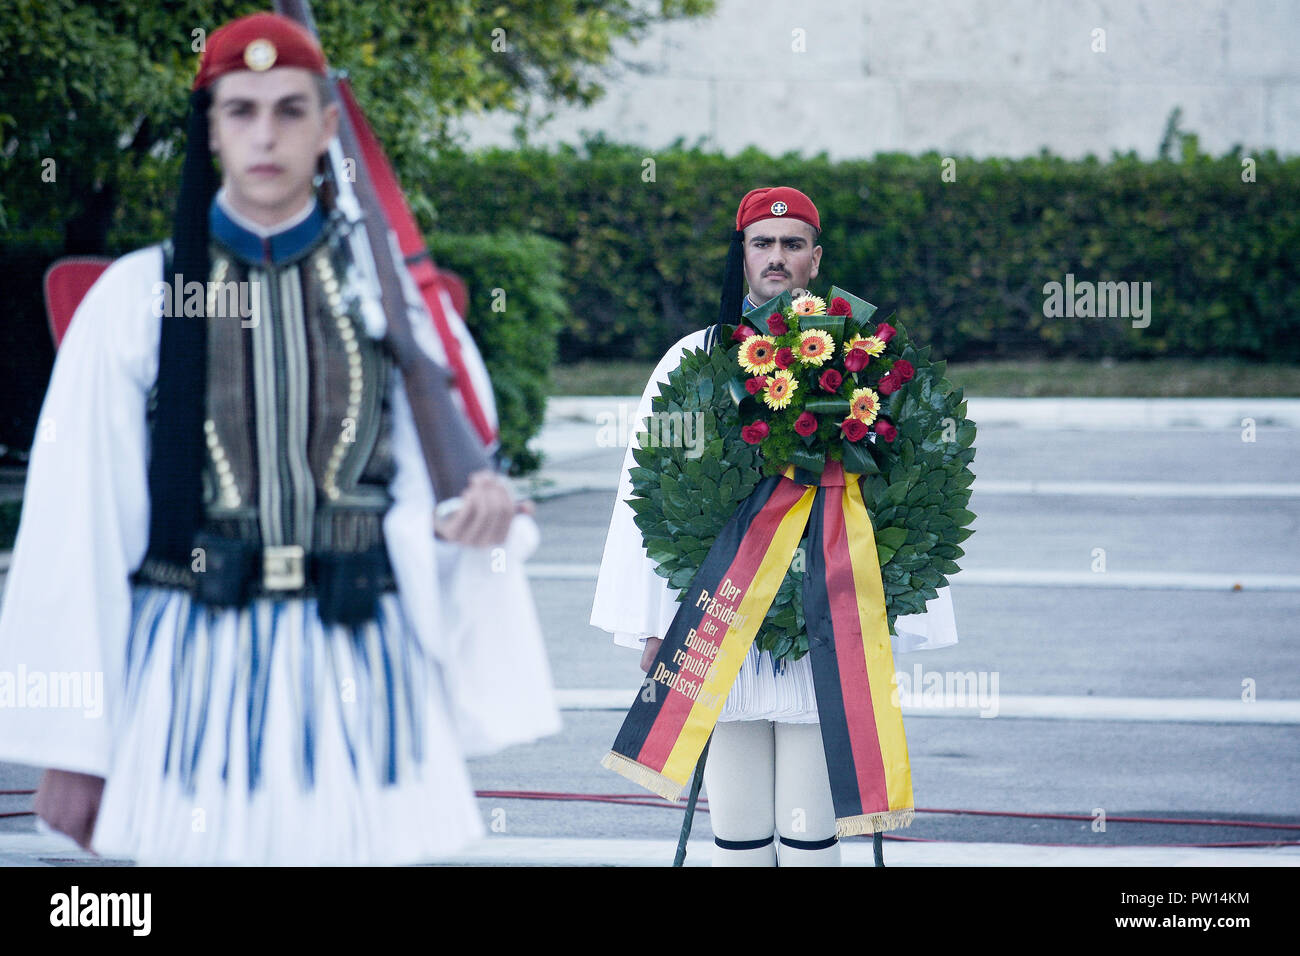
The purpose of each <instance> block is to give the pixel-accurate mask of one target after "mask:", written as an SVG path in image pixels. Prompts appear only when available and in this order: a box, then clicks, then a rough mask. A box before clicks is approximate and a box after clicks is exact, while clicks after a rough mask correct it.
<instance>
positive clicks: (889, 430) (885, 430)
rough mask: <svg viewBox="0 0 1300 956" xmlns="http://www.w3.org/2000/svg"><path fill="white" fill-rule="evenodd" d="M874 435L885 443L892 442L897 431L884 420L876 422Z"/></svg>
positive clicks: (896, 435)
mask: <svg viewBox="0 0 1300 956" xmlns="http://www.w3.org/2000/svg"><path fill="white" fill-rule="evenodd" d="M876 434H878V435H879V436H880V437H881V438H883V439H884V440H885V441H893V440H894V439H895V438H897V437H898V429H897V428H895V427H894V426H893V425H891V424H890V423H889V422H888V421H887V420H886V419H883V418H880V419H877V420H876Z"/></svg>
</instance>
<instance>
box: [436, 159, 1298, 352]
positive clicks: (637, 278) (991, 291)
mask: <svg viewBox="0 0 1300 956" xmlns="http://www.w3.org/2000/svg"><path fill="white" fill-rule="evenodd" d="M648 159H653V160H654V169H653V173H654V181H652V182H647V181H646V171H647V164H646V160H648ZM1254 159H1255V161H1256V163H1257V169H1256V176H1257V180H1258V181H1256V182H1253V183H1245V182H1243V181H1242V165H1241V158H1240V157H1239V156H1236V155H1229V156H1225V157H1221V158H1211V157H1209V156H1205V155H1201V154H1197V153H1196V152H1195V151H1194V150H1193V151H1191V152H1190V154H1189V155H1186V156H1185V157H1184V158H1183V160H1182V161H1179V162H1175V161H1170V160H1160V161H1144V160H1140V159H1138V158H1136V157H1134V156H1131V155H1130V156H1120V157H1115V158H1113V159H1112V160H1110V161H1108V162H1101V161H1098V160H1096V159H1093V158H1089V159H1086V160H1082V161H1067V160H1064V159H1059V158H1054V157H1050V156H1047V155H1044V156H1041V157H1036V158H1029V159H1019V160H1004V159H989V160H975V159H963V158H957V160H956V167H955V171H956V177H957V178H956V181H955V182H945V181H944V180H943V178H942V177H941V172H942V168H943V167H942V164H943V157H942V156H940V155H939V154H937V153H929V154H926V155H922V156H905V155H882V156H879V157H877V158H876V159H873V160H852V161H843V162H831V161H829V160H828V159H827V158H825V157H824V156H823V157H818V158H812V159H804V158H800V157H798V156H794V155H788V156H782V157H771V156H767V155H764V154H762V153H760V152H758V151H756V150H750V151H747V152H744V153H741V154H740V155H738V156H735V157H724V156H721V155H719V154H716V153H709V152H704V151H701V150H698V149H684V148H680V147H678V148H673V149H668V150H661V151H645V150H641V149H637V148H633V147H626V146H615V145H610V144H607V143H603V142H599V141H598V142H595V143H590V144H588V145H587V147H586V148H585V149H584V150H575V149H572V148H562V149H559V150H556V151H544V150H535V149H534V150H522V151H519V150H510V151H505V150H502V151H489V152H483V153H478V154H464V155H445V154H444V155H442V156H440V157H437V158H430V159H429V160H428V161H427V162H428V170H427V173H426V174H425V175H422V176H421V177H420V179H421V180H422V181H424V182H429V183H436V184H437V189H436V190H429V191H428V193H427V196H426V198H428V199H430V200H431V201H432V204H433V206H434V207H435V212H434V214H433V215H431V216H430V221H429V222H428V223H426V224H427V225H435V226H436V227H437V228H439V229H446V230H449V231H452V232H466V231H472V230H475V229H481V228H483V226H484V225H487V224H491V225H492V227H493V228H499V227H503V226H510V227H515V228H518V229H523V230H528V231H532V232H538V233H541V234H544V235H547V236H550V237H552V238H554V239H556V240H558V241H559V242H561V243H562V244H563V245H564V247H565V254H564V256H563V258H562V260H561V261H559V262H557V263H556V266H557V267H558V268H560V269H562V270H563V273H564V276H565V288H564V292H565V295H566V297H567V299H568V302H569V306H568V309H567V313H568V319H567V321H566V324H565V328H564V331H563V335H562V338H561V355H562V360H563V361H567V360H573V359H578V358H582V357H588V356H609V357H614V356H618V357H627V358H642V359H648V358H657V357H658V356H659V355H660V354H661V352H662V350H663V349H664V347H665V346H667V345H668V344H670V343H671V342H672V341H673V340H674V339H675V338H677V337H678V336H680V335H682V334H684V333H685V332H687V331H690V330H693V329H697V328H700V327H702V326H703V325H705V324H706V323H709V322H711V321H713V319H714V317H715V315H716V310H717V301H718V292H719V285H720V282H721V278H722V271H723V260H724V255H725V252H726V248H727V240H728V237H729V235H730V230H731V228H732V222H733V221H734V220H733V217H734V214H735V207H736V204H737V202H738V201H739V199H740V197H741V196H742V195H743V194H744V193H745V192H746V191H747V190H748V189H750V188H752V187H754V186H758V185H775V184H778V183H787V184H790V185H794V186H797V187H798V188H800V189H802V190H804V191H805V192H807V193H809V194H810V195H811V196H812V198H813V200H814V202H816V203H817V205H818V207H819V210H820V212H821V217H822V224H823V233H822V245H823V247H824V248H825V256H824V259H823V272H822V280H824V281H825V282H826V283H830V282H834V283H836V284H838V285H841V286H844V287H845V288H849V289H854V290H856V291H858V292H859V293H860V294H861V295H863V296H865V297H866V298H868V299H870V300H871V301H872V302H875V303H876V304H877V305H881V306H882V307H895V306H896V307H897V310H898V312H897V314H898V317H899V318H900V319H901V320H902V321H903V322H904V323H905V324H906V326H907V327H908V328H909V329H910V330H912V332H913V333H914V334H915V335H916V336H917V338H918V339H919V340H923V341H926V342H929V343H932V344H933V345H934V347H935V350H936V352H937V353H938V354H942V355H944V356H946V357H949V358H954V359H970V358H980V357H1017V356H1025V355H1040V356H1047V357H1054V356H1088V357H1099V356H1106V355H1108V356H1113V357H1117V358H1131V357H1143V356H1197V355H1239V356H1243V357H1248V358H1253V359H1261V358H1268V359H1272V360H1275V361H1292V362H1294V361H1297V360H1300V256H1296V255H1295V250H1296V249H1297V248H1300V204H1298V203H1297V202H1296V201H1295V197H1296V196H1297V194H1300V159H1296V158H1291V159H1280V158H1278V157H1277V156H1276V155H1273V154H1271V153H1267V154H1260V155H1258V156H1256V157H1254ZM1066 273H1073V274H1074V275H1075V278H1076V280H1089V281H1093V282H1104V281H1125V282H1150V283H1151V293H1152V295H1151V297H1152V307H1151V321H1150V325H1149V327H1147V328H1145V329H1135V328H1133V327H1132V324H1131V322H1130V321H1129V320H1127V319H1119V318H1110V319H1097V318H1093V319H1067V318H1046V317H1044V315H1043V304H1044V298H1045V297H1044V294H1043V287H1044V285H1045V284H1046V283H1048V282H1051V281H1057V282H1063V281H1064V279H1065V275H1066ZM887 312H888V308H886V309H885V313H882V314H887Z"/></svg>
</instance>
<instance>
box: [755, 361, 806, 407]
mask: <svg viewBox="0 0 1300 956" xmlns="http://www.w3.org/2000/svg"><path fill="white" fill-rule="evenodd" d="M798 387H799V383H798V382H796V381H795V380H794V373H793V372H791V371H789V370H788V369H784V368H783V369H781V371H779V372H777V373H776V374H775V375H773V376H772V377H771V378H769V379H768V380H767V388H766V389H764V390H763V401H765V402H767V405H768V407H769V408H785V407H786V406H787V405H789V404H790V396H791V395H793V394H794V390H795V389H796V388H798Z"/></svg>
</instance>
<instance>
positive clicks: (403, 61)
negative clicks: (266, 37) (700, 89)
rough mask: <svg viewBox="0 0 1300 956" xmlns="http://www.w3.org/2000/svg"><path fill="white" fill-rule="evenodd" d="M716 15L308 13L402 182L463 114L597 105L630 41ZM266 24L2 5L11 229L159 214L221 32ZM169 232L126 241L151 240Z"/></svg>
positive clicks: (4, 167)
mask: <svg viewBox="0 0 1300 956" xmlns="http://www.w3.org/2000/svg"><path fill="white" fill-rule="evenodd" d="M712 5H713V0H651V2H645V0H605V2H589V0H587V2H584V0H526V2H515V3H510V4H506V3H500V2H491V0H439V2H437V3H428V2H424V0H316V2H314V3H313V4H312V12H313V14H314V16H315V19H316V23H317V26H318V28H319V30H320V34H321V40H322V43H323V45H324V48H325V51H326V54H327V55H328V56H329V57H330V62H331V64H332V65H333V66H335V67H339V68H342V69H345V70H347V71H348V73H349V75H350V77H351V79H352V83H353V87H354V89H355V90H356V92H357V97H358V99H359V100H360V102H361V104H362V106H363V108H365V110H366V112H367V116H368V117H369V119H370V121H371V124H372V125H373V126H374V127H375V130H376V132H377V133H378V135H379V137H380V141H381V142H383V143H384V144H385V147H386V148H387V149H388V151H389V153H390V156H392V158H393V159H394V162H395V163H396V165H397V169H398V171H399V174H400V173H401V172H402V171H403V170H404V169H405V168H406V166H407V163H408V160H409V159H410V158H411V157H412V156H414V155H417V154H422V153H425V152H427V151H429V150H430V149H433V148H437V147H439V146H442V145H445V144H446V143H447V142H449V141H450V139H451V138H452V136H453V133H452V130H453V124H454V121H455V119H456V118H457V117H460V116H463V115H465V114H467V113H473V112H475V111H481V110H504V111H507V112H510V113H514V114H515V115H517V116H519V117H520V118H521V120H523V121H524V122H528V121H529V119H530V118H535V116H536V114H537V110H538V105H539V104H542V105H544V104H547V103H568V104H588V103H590V102H592V101H593V100H595V99H596V98H597V97H598V96H599V95H600V94H601V92H602V88H601V82H600V79H601V76H600V68H601V67H602V66H604V65H606V64H608V63H609V62H610V61H611V60H612V59H613V58H614V57H615V51H616V45H617V44H618V43H619V42H620V41H631V40H635V39H637V38H638V37H640V36H641V35H643V34H644V32H645V30H646V29H647V28H648V27H650V26H651V25H653V24H654V23H657V22H661V21H664V20H670V19H675V18H679V17H687V16H698V15H701V14H704V13H707V12H709V11H710V10H711V8H712ZM265 9H269V4H267V3H263V4H256V3H248V2H230V0H173V2H169V3H167V4H160V3H157V2H155V0H149V2H144V0H97V2H94V3H91V2H78V0H7V2H6V3H5V4H3V5H0V174H3V179H2V180H0V215H2V216H3V219H0V227H4V226H6V225H7V227H8V228H9V229H23V230H30V229H32V228H33V227H42V226H43V227H45V228H47V229H53V230H56V231H57V230H58V229H61V226H62V224H63V223H64V222H65V221H66V220H67V219H69V218H72V217H75V216H77V215H78V214H85V215H87V216H88V217H89V218H90V219H99V220H100V222H99V225H100V226H101V231H102V227H104V225H105V222H104V221H102V220H103V218H104V217H103V216H102V215H100V216H98V217H97V216H96V213H97V212H98V213H101V214H102V213H104V210H103V209H102V208H98V209H97V208H96V204H98V205H99V206H103V205H105V204H107V206H108V207H109V210H110V211H111V208H112V207H113V205H114V204H115V202H116V198H117V195H118V193H119V191H122V187H123V186H124V185H126V184H128V183H129V184H130V185H129V187H128V188H126V189H125V190H124V191H125V192H126V193H129V194H130V195H131V196H132V198H133V199H134V198H135V197H136V196H137V194H140V193H142V194H144V195H146V196H155V197H157V198H159V199H162V198H163V196H164V195H166V193H165V191H164V192H160V191H159V188H157V186H156V184H155V183H154V182H153V181H154V180H163V181H165V182H170V180H174V173H175V164H174V163H168V162H166V160H167V158H168V157H174V156H176V155H177V153H178V151H179V147H180V145H181V140H182V133H183V129H182V128H183V117H184V115H185V110H186V97H187V91H188V89H189V86H190V83H191V82H192V80H193V77H194V73H195V71H196V69H197V65H198V56H199V52H198V51H199V50H201V48H202V41H203V40H204V39H206V36H207V35H208V34H210V33H211V32H212V31H213V30H214V29H216V28H217V27H218V26H220V25H221V24H222V23H225V22H227V21H228V20H231V19H233V18H235V17H238V16H242V15H244V14H248V13H253V12H256V11H258V10H265ZM48 160H53V162H54V166H53V169H54V179H53V182H50V181H48V180H49V172H48V169H49V164H48V162H47V161H48ZM43 172H44V173H45V178H42V173H43ZM412 185H418V184H412ZM416 191H417V192H418V189H417V190H416ZM159 205H160V206H162V205H165V204H163V203H161V202H160V204H159ZM159 212H160V213H162V210H161V209H160V210H159ZM165 222H166V219H165V217H164V218H161V219H157V220H156V221H155V220H146V221H145V222H143V223H137V222H135V221H131V222H130V225H131V226H132V227H133V228H143V229H144V230H145V231H155V229H156V228H157V227H161V226H162V225H164V224H165ZM92 238H93V237H92ZM95 244H96V243H95V242H93V241H92V242H90V245H95ZM102 244H103V239H102V236H100V237H98V245H100V246H102Z"/></svg>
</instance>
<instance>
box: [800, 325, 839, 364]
mask: <svg viewBox="0 0 1300 956" xmlns="http://www.w3.org/2000/svg"><path fill="white" fill-rule="evenodd" d="M834 354H835V340H834V339H832V338H831V334H830V333H829V332H826V331H823V330H822V329H809V330H808V331H806V332H801V333H799V361H801V362H803V363H804V364H805V365H821V364H822V363H823V362H825V361H826V360H827V359H828V358H830V357H831V356H832V355H834Z"/></svg>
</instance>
